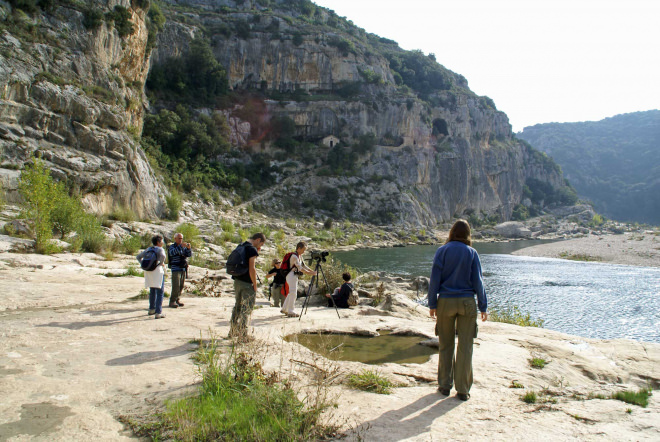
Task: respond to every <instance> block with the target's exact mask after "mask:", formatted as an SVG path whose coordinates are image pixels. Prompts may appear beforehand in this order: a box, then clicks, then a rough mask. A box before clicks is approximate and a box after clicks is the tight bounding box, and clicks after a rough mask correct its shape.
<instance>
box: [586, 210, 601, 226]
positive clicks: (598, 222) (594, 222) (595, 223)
mask: <svg viewBox="0 0 660 442" xmlns="http://www.w3.org/2000/svg"><path fill="white" fill-rule="evenodd" d="M603 224H605V219H604V218H603V216H602V215H599V214H597V213H596V214H594V216H593V217H592V218H591V221H590V222H589V227H600V226H602V225H603Z"/></svg>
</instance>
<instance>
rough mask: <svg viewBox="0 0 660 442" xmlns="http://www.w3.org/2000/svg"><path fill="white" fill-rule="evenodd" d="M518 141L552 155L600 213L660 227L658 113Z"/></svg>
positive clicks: (562, 127)
mask: <svg viewBox="0 0 660 442" xmlns="http://www.w3.org/2000/svg"><path fill="white" fill-rule="evenodd" d="M517 136H518V138H522V139H523V140H525V141H528V142H529V143H530V144H531V145H532V146H534V147H536V148H537V149H540V150H542V151H544V152H546V153H547V154H548V155H550V156H552V157H553V158H554V160H555V161H557V162H558V163H559V165H561V167H562V169H563V170H564V175H565V176H566V178H567V179H568V180H569V181H570V182H571V184H572V185H573V186H574V187H575V189H576V190H577V192H578V194H579V195H580V196H582V197H584V198H588V199H590V200H592V201H593V202H594V204H595V206H596V209H597V210H598V211H599V212H601V213H603V214H605V215H606V216H608V217H610V218H613V219H616V220H621V221H638V222H646V223H651V224H660V110H652V111H647V112H635V113H631V114H623V115H617V116H614V117H612V118H606V119H604V120H601V121H594V122H584V123H548V124H537V125H536V126H532V127H526V128H525V129H524V130H523V131H522V132H521V133H519V134H518V135H517Z"/></svg>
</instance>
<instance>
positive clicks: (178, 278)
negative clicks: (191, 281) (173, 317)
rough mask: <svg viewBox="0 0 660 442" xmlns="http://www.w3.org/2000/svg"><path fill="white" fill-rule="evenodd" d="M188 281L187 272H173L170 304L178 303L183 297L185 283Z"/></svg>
mask: <svg viewBox="0 0 660 442" xmlns="http://www.w3.org/2000/svg"><path fill="white" fill-rule="evenodd" d="M185 283H186V272H185V271H183V270H182V271H180V272H172V292H171V294H170V305H172V304H176V302H177V301H178V300H179V298H180V297H181V292H182V291H183V285H184V284H185Z"/></svg>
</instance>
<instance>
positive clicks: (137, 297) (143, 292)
mask: <svg viewBox="0 0 660 442" xmlns="http://www.w3.org/2000/svg"><path fill="white" fill-rule="evenodd" d="M142 299H149V290H148V289H142V290H140V293H138V294H137V295H135V296H131V297H130V298H128V300H129V301H139V300H142Z"/></svg>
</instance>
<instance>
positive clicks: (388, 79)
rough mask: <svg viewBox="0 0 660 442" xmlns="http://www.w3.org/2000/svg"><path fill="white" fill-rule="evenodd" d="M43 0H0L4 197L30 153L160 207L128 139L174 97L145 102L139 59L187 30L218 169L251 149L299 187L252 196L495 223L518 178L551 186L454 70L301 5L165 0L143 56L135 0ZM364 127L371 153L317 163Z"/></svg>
mask: <svg viewBox="0 0 660 442" xmlns="http://www.w3.org/2000/svg"><path fill="white" fill-rule="evenodd" d="M12 1H13V0H12ZM53 3H54V5H53V6H50V7H49V8H48V10H47V11H44V10H42V9H40V8H36V11H33V12H31V13H30V14H26V13H24V12H22V11H20V10H18V9H16V8H12V6H10V4H7V3H4V2H3V1H1V0H0V18H2V20H3V21H2V23H3V25H2V32H1V34H0V160H1V165H0V178H1V179H2V180H3V182H4V187H5V188H9V189H10V190H11V189H12V188H13V186H15V182H16V178H17V176H18V174H19V172H18V169H20V168H21V166H22V164H23V163H24V162H26V161H28V160H29V159H30V158H31V157H32V156H33V155H34V154H35V153H36V152H37V151H39V153H40V154H41V156H42V157H44V158H45V159H46V160H47V161H48V162H49V165H50V166H51V168H52V170H53V173H54V174H55V175H57V176H58V177H60V178H66V179H68V180H69V181H70V182H71V183H72V184H74V185H76V186H77V187H79V188H80V189H81V191H82V193H83V194H84V195H85V201H86V203H87V204H88V206H90V207H91V208H93V209H94V210H95V211H96V212H98V213H101V212H108V211H110V210H111V209H112V208H113V207H114V206H118V205H125V206H129V207H131V208H133V209H134V210H135V211H136V212H137V213H138V214H139V215H140V216H141V217H150V216H153V215H157V214H159V213H161V212H162V208H163V203H162V195H163V193H164V192H166V189H164V188H163V187H162V186H161V184H159V182H158V180H157V179H156V177H155V176H154V173H153V171H152V169H151V167H150V165H149V161H148V160H147V157H146V156H145V154H144V152H143V151H142V149H141V148H140V145H139V142H138V140H139V137H140V135H141V130H142V121H143V113H144V109H145V108H148V107H149V105H152V108H151V109H152V111H156V110H157V109H160V108H163V107H170V108H174V107H175V106H176V104H177V102H176V97H175V96H174V95H173V96H169V97H168V96H165V95H166V93H165V92H163V91H160V92H161V93H160V94H158V95H157V97H159V100H160V101H161V102H154V103H147V102H146V97H145V94H144V92H145V89H144V85H145V81H146V80H147V76H148V73H149V70H150V68H153V67H154V66H156V65H158V66H164V65H167V64H168V62H169V60H171V57H180V56H182V55H184V54H187V53H188V52H189V48H190V43H191V41H192V40H193V39H194V38H195V37H198V36H199V37H202V38H204V39H207V40H209V41H210V43H211V47H212V51H213V55H214V56H215V57H216V58H217V60H218V61H219V62H220V63H221V65H222V66H223V67H224V68H225V70H226V72H227V82H228V84H229V87H230V89H231V90H232V91H233V95H232V100H236V101H234V102H232V101H231V100H229V99H228V100H225V101H224V102H222V103H217V104H216V109H208V107H213V106H212V105H209V104H208V103H207V104H205V105H204V106H205V107H206V108H200V109H197V111H198V112H199V113H200V114H209V113H210V112H213V111H219V112H218V115H223V116H224V117H225V119H226V121H227V123H228V124H227V126H228V127H229V130H230V134H229V136H228V139H229V141H230V143H231V144H232V147H233V149H234V152H232V153H231V154H230V155H228V156H227V158H226V160H227V163H228V164H235V163H236V162H237V161H243V162H246V163H248V167H249V162H250V161H252V157H251V154H254V153H261V154H264V155H265V156H266V157H267V158H268V161H272V164H277V165H279V166H280V171H281V172H280V174H279V175H278V179H279V180H280V181H281V180H288V183H287V185H289V186H290V188H292V189H296V188H300V192H299V193H297V194H295V195H296V196H292V195H294V193H293V192H289V193H286V195H281V194H280V193H278V192H262V193H257V194H253V197H254V199H255V202H256V203H259V202H264V203H265V202H266V201H267V202H268V207H274V208H277V207H286V208H287V209H294V210H296V209H297V210H302V209H307V210H308V211H309V212H310V213H317V211H321V214H322V215H329V216H349V217H353V218H357V219H361V220H365V221H371V222H377V223H378V222H408V223H411V224H416V225H435V224H437V223H438V222H443V221H448V220H449V219H450V218H451V217H453V216H462V215H469V214H475V215H476V216H482V215H494V214H496V215H498V217H499V218H501V219H502V220H506V219H509V218H510V216H511V213H512V210H513V208H514V206H516V205H517V204H519V203H520V202H521V200H522V195H523V185H524V184H525V180H526V179H527V178H529V177H533V178H537V179H539V180H542V181H544V182H547V183H550V184H551V185H552V186H553V187H556V188H559V187H561V186H563V185H564V182H563V178H562V176H561V172H560V171H559V170H558V169H556V168H553V167H548V164H547V162H546V161H539V158H538V156H537V155H534V152H533V151H531V150H530V148H529V147H528V146H526V145H524V144H522V143H520V142H519V141H517V140H516V139H515V137H513V134H512V132H511V126H510V125H509V122H508V119H507V117H506V115H505V114H504V113H502V112H499V111H497V109H496V108H495V105H494V103H493V102H492V100H490V99H489V98H487V97H479V96H477V95H475V94H474V93H473V92H471V91H470V90H469V88H468V85H467V81H466V80H465V78H463V77H462V76H461V75H459V74H456V73H454V72H451V71H449V70H447V69H445V68H444V67H442V66H441V65H439V64H437V63H436V62H435V58H433V57H431V56H426V55H424V54H422V53H421V52H415V51H404V50H402V49H400V48H399V47H398V45H397V44H396V42H393V41H391V40H388V39H386V38H382V37H378V36H376V35H373V34H368V33H367V32H365V31H364V30H363V29H360V28H357V27H356V26H354V25H353V24H352V22H350V21H349V20H347V19H345V18H342V17H337V15H336V14H335V13H334V12H332V11H330V10H327V9H324V8H320V7H317V6H316V5H314V4H313V3H311V2H309V1H308V0H167V1H165V2H164V3H163V4H162V9H163V12H164V13H165V15H166V17H167V23H166V24H165V28H164V29H163V30H162V32H160V33H159V34H158V38H157V41H156V42H155V43H156V44H155V50H154V51H153V53H152V52H151V47H152V43H153V41H152V40H150V37H149V31H148V29H147V23H148V22H147V13H146V10H147V9H148V7H149V5H148V2H147V1H146V0H133V1H132V3H131V2H129V0H118V1H115V0H109V1H107V2H106V1H105V0H92V1H91V3H89V4H88V5H86V6H81V5H80V4H78V3H75V2H73V1H61V2H60V1H55V2H53ZM127 25H131V26H132V27H131V26H128V28H127V27H126V26H127ZM152 37H153V36H152ZM177 86H178V84H177ZM183 86H184V87H185V85H183ZM148 92H151V91H148ZM246 96H250V102H255V101H256V102H258V106H256V109H259V114H258V115H256V114H255V113H254V112H252V110H249V109H248V107H247V105H246V100H245V97H246ZM187 104H188V105H189V104H191V103H190V101H188V102H187ZM193 104H194V103H193ZM255 115H256V116H255ZM278 118H279V119H288V120H289V121H292V122H293V126H294V128H293V133H292V134H291V136H292V138H291V140H293V141H292V143H299V144H303V145H304V146H305V148H307V149H309V148H310V146H311V148H312V149H315V151H313V152H311V155H308V158H307V161H306V162H305V163H304V164H303V162H301V161H299V159H297V158H287V156H288V155H291V153H292V152H293V150H294V147H293V145H291V146H287V145H286V143H284V144H282V143H279V144H278V143H277V141H278V140H277V139H276V138H274V137H273V136H271V135H272V129H273V127H272V126H273V121H276V120H277V119H278ZM330 136H332V138H328V137H330ZM365 136H369V137H371V138H370V140H371V141H370V144H369V146H367V148H365V149H364V150H363V151H361V152H360V153H359V155H357V156H354V157H351V158H353V160H351V161H352V164H349V166H350V167H346V165H344V166H342V167H344V169H347V168H348V169H350V170H344V171H342V170H341V169H342V168H341V167H335V168H334V169H333V170H329V168H328V161H329V158H330V156H332V155H334V156H335V157H337V155H339V156H341V155H343V154H342V151H340V150H338V148H337V147H336V146H337V144H338V145H339V146H340V148H339V149H341V148H346V149H348V150H350V149H351V146H354V145H355V144H356V143H359V142H360V140H361V139H362V138H363V137H365ZM157 148H158V147H157V146H156V149H157ZM170 148H171V150H174V151H175V150H176V149H177V148H178V147H177V146H174V147H172V146H171V147H170ZM348 150H347V152H348ZM338 152H339V153H338ZM283 156H284V159H282V157H283ZM310 158H311V159H310ZM289 159H293V160H294V161H293V163H294V164H297V166H295V167H293V168H291V167H290V163H291V161H288V160H289ZM224 160H225V158H224V157H218V158H208V161H215V162H222V161H224ZM344 160H345V159H344ZM169 164H172V162H170V163H169ZM177 164H178V163H177ZM551 166H552V165H551ZM290 175H294V177H291V176H290ZM246 177H248V176H246ZM248 179H249V177H248ZM186 190H191V189H186ZM297 195H300V196H297ZM272 196H274V197H275V198H272ZM319 202H320V203H319Z"/></svg>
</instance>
